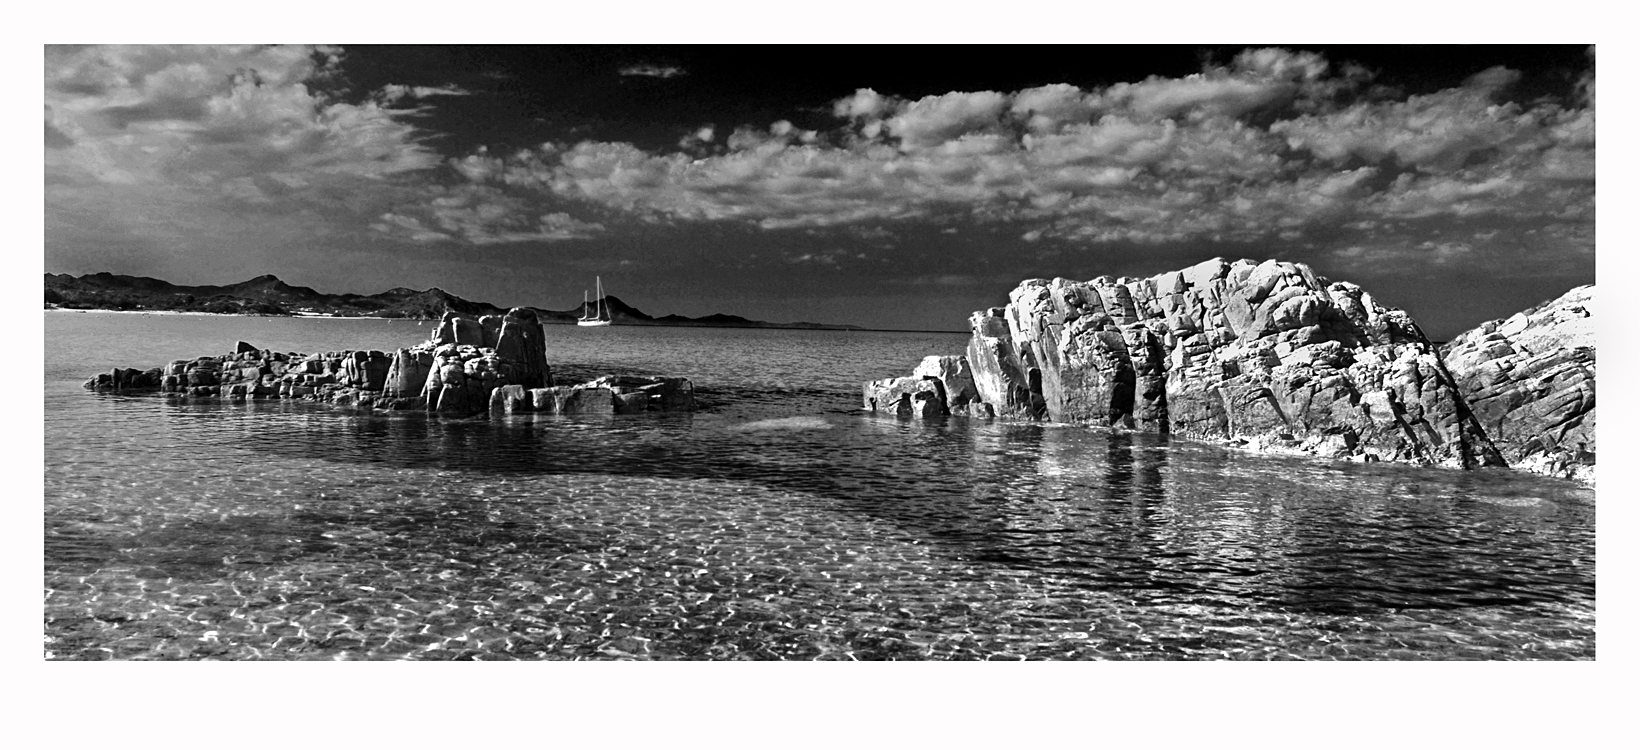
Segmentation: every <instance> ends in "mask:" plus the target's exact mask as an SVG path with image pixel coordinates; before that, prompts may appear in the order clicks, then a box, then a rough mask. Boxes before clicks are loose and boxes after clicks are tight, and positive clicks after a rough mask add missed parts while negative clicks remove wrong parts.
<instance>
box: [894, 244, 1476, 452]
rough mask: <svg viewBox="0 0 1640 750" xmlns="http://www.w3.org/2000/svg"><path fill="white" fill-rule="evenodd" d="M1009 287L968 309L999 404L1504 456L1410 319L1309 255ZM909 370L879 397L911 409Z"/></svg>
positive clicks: (1359, 444)
mask: <svg viewBox="0 0 1640 750" xmlns="http://www.w3.org/2000/svg"><path fill="white" fill-rule="evenodd" d="M1009 300H1010V301H1009V304H1008V305H1007V306H1005V307H998V308H992V309H990V310H984V311H981V312H976V313H974V314H973V315H972V316H971V317H970V319H969V323H970V326H971V328H972V331H973V336H972V338H971V339H970V340H969V345H968V353H967V356H966V360H967V365H968V367H969V369H970V371H971V373H972V378H973V382H974V387H975V390H976V392H977V402H979V403H983V404H985V405H987V406H989V407H990V408H991V410H993V411H994V412H995V413H996V414H997V415H999V416H1004V417H1012V418H1025V419H1049V420H1052V421H1056V422H1075V423H1085V424H1093V425H1100V426H1113V427H1121V428H1128V429H1136V430H1145V431H1152V432H1165V433H1170V434H1173V435H1176V436H1181V437H1189V438H1202V439H1217V440H1237V441H1242V442H1247V443H1255V442H1256V443H1257V444H1261V445H1264V444H1268V445H1277V444H1279V445H1282V446H1289V447H1292V448H1293V449H1296V450H1304V451H1308V452H1313V453H1321V454H1324V455H1354V456H1374V457H1377V458H1382V459H1385V460H1398V461H1410V462H1417V463H1439V464H1443V465H1448V466H1462V467H1474V466H1480V465H1502V464H1503V459H1502V457H1501V456H1500V455H1499V454H1498V452H1497V450H1496V448H1495V447H1494V446H1493V445H1492V443H1491V441H1490V440H1488V439H1487V436H1486V433H1485V431H1484V430H1482V429H1481V427H1480V425H1479V424H1478V423H1477V422H1476V421H1475V419H1474V417H1473V416H1472V415H1471V414H1470V412H1469V409H1468V407H1467V405H1466V404H1465V403H1464V401H1463V399H1462V397H1461V395H1460V394H1459V392H1458V390H1457V387H1456V384H1455V383H1454V381H1453V379H1452V376H1451V375H1450V374H1449V373H1448V372H1447V371H1446V368H1445V367H1444V366H1443V365H1442V363H1441V360H1440V357H1439V355H1438V353H1437V352H1436V351H1435V348H1434V346H1433V345H1432V344H1431V343H1430V342H1429V340H1428V339H1426V338H1425V337H1424V335H1423V333H1422V332H1421V331H1420V330H1419V329H1418V327H1417V325H1416V324H1415V323H1414V322H1413V321H1412V319H1411V318H1410V317H1408V316H1407V315H1406V313H1404V312H1402V311H1400V310H1394V309H1387V308H1384V307H1383V306H1381V305H1379V304H1378V303H1377V302H1376V301H1375V300H1374V299H1373V298H1372V296H1371V295H1370V294H1368V293H1366V292H1365V291H1364V290H1362V289H1361V288H1360V287H1359V286H1356V285H1354V284H1351V283H1348V282H1338V283H1328V282H1327V281H1326V280H1325V279H1322V278H1320V277H1317V276H1316V275H1315V274H1314V272H1312V271H1311V270H1310V269H1309V268H1308V267H1307V266H1304V265H1303V264H1298V263H1286V262H1281V261H1274V260H1271V261H1265V262H1263V263H1258V262H1254V261H1251V260H1241V261H1237V262H1235V263H1229V262H1226V261H1225V260H1224V259H1222V258H1216V259H1213V260H1210V261H1206V262H1203V263H1200V264H1197V265H1195V266H1192V267H1190V268H1186V269H1183V270H1180V271H1173V272H1168V273H1163V274H1159V275H1156V276H1152V277H1149V278H1143V279H1132V278H1126V277H1124V278H1119V279H1118V278H1112V277H1109V276H1101V277H1098V278H1096V279H1093V280H1091V281H1087V282H1078V281H1071V280H1068V279H1053V280H1051V281H1049V280H1044V279H1031V280H1027V281H1024V282H1021V283H1020V285H1019V286H1018V287H1017V288H1015V289H1014V290H1013V292H1012V293H1011V294H1010V295H1009ZM925 363H926V361H925ZM920 371H921V370H919V372H920ZM908 380H910V379H905V378H899V379H889V380H879V381H873V382H872V383H868V384H866V386H865V388H866V395H865V398H866V406H867V408H871V407H872V406H873V404H876V405H877V408H879V409H882V408H883V405H885V404H888V405H892V407H891V408H889V409H888V410H889V411H899V412H902V413H903V412H904V411H905V407H906V406H907V405H908V403H907V402H908V401H909V398H908V397H906V396H904V395H903V394H902V393H901V392H902V391H905V390H906V389H908V388H911V387H913V385H912V384H911V383H908V382H906V381H908ZM935 382H937V378H936V379H935ZM897 389H898V390H897ZM945 390H948V389H946V388H944V387H943V386H942V388H941V391H942V393H941V397H942V398H944V397H945V394H944V393H943V391H945ZM874 398H875V399H876V401H875V402H874V401H873V399H874ZM972 411H973V409H969V410H967V412H968V413H972Z"/></svg>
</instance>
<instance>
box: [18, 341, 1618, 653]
mask: <svg viewBox="0 0 1640 750" xmlns="http://www.w3.org/2000/svg"><path fill="white" fill-rule="evenodd" d="M45 325H46V373H45V378H46V383H45V390H46V395H45V398H46V429H45V440H46V445H45V457H46V465H45V518H44V532H45V560H44V564H45V607H44V610H45V612H44V615H45V635H46V652H47V656H48V657H49V658H58V659H108V658H120V659H155V658H158V659H201V658H218V659H405V658H408V659H517V658H525V659H540V658H550V659H565V658H638V659H650V658H661V659H680V658H693V659H700V658H709V659H733V658H752V659H814V658H820V659H850V658H852V659H917V658H942V659H945V658H965V659H966V658H977V659H1018V658H1056V659H1057V658H1074V659H1083V658H1118V659H1123V658H1163V659H1192V658H1212V659H1272V658H1300V659H1520V658H1545V659H1587V658H1593V656H1594V653H1595V646H1594V629H1595V628H1594V622H1595V617H1594V592H1595V583H1594V582H1595V571H1594V528H1595V526H1594V522H1595V509H1594V494H1593V492H1592V491H1591V490H1587V489H1584V488H1580V487H1577V486H1575V485H1571V484H1568V483H1564V482H1561V481H1557V480H1552V479H1546V478H1540V477H1533V476H1527V475H1517V474H1514V473H1511V472H1498V471H1486V472H1456V471H1448V470H1442V469H1420V468H1414V467H1406V466H1390V465H1384V464H1371V465H1362V464H1351V463H1343V462H1327V461H1311V460H1300V459H1294V458H1283V457H1269V456H1257V455H1252V454H1246V453H1241V452H1235V451H1230V450H1226V449H1222V448H1219V447H1215V446H1208V445H1201V444H1195V443H1188V442H1184V441H1171V442H1170V441H1166V440H1164V439H1159V438H1156V437H1153V436H1147V435H1134V434H1125V433H1119V432H1106V431H1099V430H1088V429H1082V428H1072V427H1059V426H1049V425H1016V424H1004V423H986V422H981V421H973V422H970V421H965V420H961V419H949V420H932V421H928V422H916V421H902V420H899V419H895V418H891V417H881V416H873V415H867V414H862V413H860V412H859V411H858V410H857V404H858V391H857V388H858V382H859V381H861V380H865V379H869V378H875V377H887V376H891V375H896V374H903V373H904V372H907V371H909V370H910V368H911V367H912V366H913V365H914V364H915V363H916V362H917V361H918V360H919V359H920V358H921V357H922V356H923V355H925V354H934V353H954V352H958V351H961V349H962V347H963V345H964V342H965V337H964V336H961V335H956V334H916V333H865V332H832V331H764V330H711V329H676V328H674V329H666V328H649V329H645V328H621V327H611V328H607V329H578V328H572V327H549V328H548V329H547V332H548V337H549V358H550V359H551V361H552V362H553V364H554V367H555V371H556V372H558V373H560V375H561V376H562V375H568V376H571V377H573V376H575V375H578V374H588V375H590V374H593V373H600V372H631V373H654V374H681V375H688V376H690V377H691V378H693V379H694V382H695V383H696V386H697V390H698V393H699V395H700V396H701V398H702V400H703V402H704V405H705V409H704V410H703V411H702V412H700V413H697V414H694V415H662V416H654V415H633V416H619V417H545V416H542V417H535V416H532V415H518V416H515V417H511V418H508V419H505V420H494V421H492V420H487V419H474V420H439V419H427V418H424V417H421V416H416V415H403V414H394V415H372V414H358V413H351V412H345V411H339V410H333V409H331V408H329V407H323V406H315V405H311V404H291V403H283V402H251V403H237V404H233V403H229V404H208V405H207V404H178V403H174V402H170V401H167V400H165V399H163V398H160V397H153V396H116V395H99V394H92V393H89V392H87V391H84V390H83V389H81V388H80V386H79V383H80V382H81V381H83V380H84V379H85V378H86V377H88V376H90V375H91V374H93V373H94V372H97V371H100V370H106V369H108V368H110V367H113V366H116V365H118V366H125V365H131V366H143V367H148V366H155V365H159V364H161V363H163V362H166V361H169V360H171V359H174V358H180V357H193V356H198V355H201V354H210V353H217V352H226V351H230V350H231V349H232V348H233V345H234V342H235V341H236V340H238V339H246V340H249V341H252V342H253V343H256V344H257V345H259V346H264V347H269V348H274V349H280V350H292V351H315V350H334V349H344V348H380V349H389V348H393V347H397V346H405V345H408V344H411V343H415V342H416V341H419V340H421V339H423V338H425V337H426V336H427V334H428V333H429V332H430V330H431V329H430V328H429V327H428V326H424V325H418V324H417V323H415V322H410V321H370V320H293V319H278V318H269V319H262V318H231V317H192V316H141V315H112V314H96V313H71V312H48V313H46V321H45Z"/></svg>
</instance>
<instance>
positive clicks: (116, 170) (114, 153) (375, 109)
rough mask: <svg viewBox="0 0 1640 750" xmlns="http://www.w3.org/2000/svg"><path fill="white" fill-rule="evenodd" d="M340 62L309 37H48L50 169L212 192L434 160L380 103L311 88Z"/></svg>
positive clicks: (80, 177) (374, 172) (59, 174)
mask: <svg viewBox="0 0 1640 750" xmlns="http://www.w3.org/2000/svg"><path fill="white" fill-rule="evenodd" d="M339 62H340V58H339V54H338V52H337V51H335V50H329V49H325V48H308V47H261V46H241V47H204V46H178V47H161V46H137V47H87V48H66V47H47V49H46V106H47V127H48V128H49V130H48V133H50V132H52V131H55V132H56V133H57V136H56V137H51V136H48V138H49V139H50V140H51V141H52V142H53V144H54V145H55V146H56V148H55V149H54V151H55V153H54V155H53V156H54V158H52V159H48V161H47V165H46V171H47V178H48V179H51V178H53V177H55V178H58V179H59V180H61V181H64V182H78V183H85V184H95V183H137V184H149V185H158V186H170V187H176V188H179V189H182V188H186V189H201V190H209V189H210V186H211V185H212V184H214V183H217V182H219V181H224V180H232V179H237V178H241V177H247V176H253V175H260V174H264V173H268V172H276V171H285V172H307V173H312V174H314V175H315V176H316V177H317V176H319V175H324V176H329V177H355V178H365V179H380V178H383V177H386V176H389V175H394V174H399V173H403V172H409V171H414V170H419V169H426V168H429V167H432V166H434V165H436V164H437V163H438V158H437V156H436V155H435V154H434V153H433V152H432V151H430V150H428V149H427V148H425V147H424V146H422V145H421V143H420V138H419V136H418V135H417V133H416V131H415V129H414V128H413V127H412V126H411V125H409V124H407V123H406V122H404V121H402V120H401V119H399V117H398V114H399V113H396V112H394V111H392V110H388V109H386V108H384V106H383V105H382V103H381V102H379V101H367V102H364V103H361V104H349V103H345V102H339V101H332V100H330V99H328V98H326V97H325V96H323V95H321V94H318V93H316V92H315V91H314V90H312V89H310V88H309V87H308V85H307V82H308V81H310V80H313V79H315V78H318V77H321V76H322V75H324V74H326V73H329V72H332V71H333V70H334V68H335V67H336V66H337V65H338V64H339Z"/></svg>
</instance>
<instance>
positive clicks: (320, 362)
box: [85, 308, 696, 417]
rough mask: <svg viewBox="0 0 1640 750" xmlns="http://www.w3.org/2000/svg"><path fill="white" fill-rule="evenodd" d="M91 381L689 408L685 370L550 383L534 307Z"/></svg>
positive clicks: (131, 387)
mask: <svg viewBox="0 0 1640 750" xmlns="http://www.w3.org/2000/svg"><path fill="white" fill-rule="evenodd" d="M85 387H86V388H88V389H91V390H114V391H145V390H157V391H159V392H160V393H163V394H165V395H167V396H170V397H173V398H181V399H238V400H242V399H279V398H294V399H303V400H308V401H320V402H324V403H329V404H335V405H338V406H350V407H355V408H367V409H388V410H425V411H427V412H431V413H436V414H440V415H446V416H458V417H461V416H471V415H475V414H480V413H484V412H491V413H496V414H510V413H515V412H542V413H554V414H600V413H601V414H631V413H640V412H648V411H693V410H694V409H695V407H696V403H695V398H694V385H693V383H691V382H690V381H689V379H688V378H672V377H635V376H613V375H611V376H604V377H601V378H598V379H596V380H593V381H591V382H588V383H582V384H578V385H554V383H553V377H552V368H551V367H550V366H549V365H548V364H547V350H546V336H545V332H544V331H543V329H542V327H541V323H540V321H539V320H538V319H537V318H536V315H535V312H534V311H533V310H529V309H527V308H514V309H512V310H511V311H509V312H508V313H507V314H506V315H504V316H494V315H487V316H484V317H481V318H471V317H466V316H462V315H458V314H456V313H446V314H445V315H444V318H443V320H441V321H440V323H439V327H438V329H437V331H436V332H435V333H434V335H433V338H432V339H430V340H428V341H425V342H423V343H420V344H417V345H415V346H411V347H406V348H402V349H398V350H397V351H394V352H392V353H387V352H382V351H377V350H350V351H340V352H322V353H313V354H301V353H297V352H275V351H270V350H266V349H260V348H258V347H256V346H254V345H251V344H248V343H246V342H243V341H241V342H239V344H238V346H237V347H236V351H235V352H234V353H232V354H225V355H220V356H215V357H199V358H197V359H191V360H177V361H174V362H171V363H170V364H168V365H166V366H164V367H157V368H153V369H150V370H136V369H132V368H116V369H114V370H112V371H110V372H106V373H102V374H100V375H97V376H95V377H92V378H91V379H90V380H87V381H86V382H85Z"/></svg>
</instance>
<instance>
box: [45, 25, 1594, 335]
mask: <svg viewBox="0 0 1640 750" xmlns="http://www.w3.org/2000/svg"><path fill="white" fill-rule="evenodd" d="M1594 66H1595V54H1594V49H1593V48H1592V47H1591V46H1587V45H1569V46H1544V45H1535V46H1484V45H1482V46H1474V45H1471V46H1383V45H1380V46H1304V45H1280V46H1268V45H1250V46H1238V45H1218V46H1201V45H1168V46H1130V45H1079V46H1055V45H1029V46H941V45H916V46H899V45H877V46H710V45H707V46H700V45H694V46H652V45H604V46H588V45H567V46H566V45H559V46H516V45H515V46H478V47H473V46H372V45H343V46H311V47H306V46H280V47H260V46H182V47H166V46H148V45H145V46H134V47H79V46H51V45H48V46H46V47H45V65H44V70H45V87H44V92H45V270H46V271H47V272H51V273H72V274H76V275H78V274H84V273H92V272H99V271H109V272H113V273H122V274H132V275H142V276H153V277H157V278H162V279H165V280H167V281H171V282H174V283H181V284H228V283H233V282H237V281H243V280H245V279H249V278H252V277H254V276H258V275H261V274H265V273H271V274H275V275H277V276H279V277H280V278H282V279H284V280H285V281H287V282H290V283H293V284H299V285H305V286H311V287H314V288H316V289H318V290H320V291H323V292H330V293H337V292H359V293H374V292H380V291H384V290H386V289H389V288H392V287H399V286H408V287H414V288H418V289H420V288H426V287H432V286H437V287H439V288H442V289H444V290H446V291H449V292H451V293H454V294H457V295H460V296H462V297H466V298H468V299H474V300H479V301H483V302H489V303H492V304H497V305H502V306H511V305H533V306H537V307H543V308H550V309H560V310H562V309H569V308H572V307H574V306H576V305H577V304H579V303H580V301H581V297H582V292H583V291H584V290H586V289H589V288H590V287H591V286H592V282H593V279H594V277H595V276H601V277H602V280H603V285H604V288H605V289H606V290H607V291H608V292H609V293H610V294H613V295H615V296H617V297H620V298H621V299H622V300H624V301H626V302H627V303H629V304H632V305H634V306H636V307H638V308H640V309H642V310H643V311H645V312H647V313H650V314H652V315H657V316H658V315H665V314H671V313H676V314H682V315H689V316H699V315H706V314H710V313H718V312H722V313H730V314H736V315H743V316H746V317H750V318H755V319H762V320H770V321H777V322H787V321H796V320H806V321H813V322H825V323H848V324H855V325H862V326H867V327H871V328H891V329H918V330H952V331H960V330H966V327H967V316H968V313H970V312H971V311H974V310H978V309H983V308H986V307H991V306H996V305H1001V304H1004V303H1005V302H1006V301H1007V294H1008V291H1009V290H1010V289H1012V288H1013V287H1014V286H1015V285H1017V284H1018V282H1019V281H1021V280H1023V279H1027V278H1052V277H1055V276H1063V277H1067V278H1073V279H1078V280H1087V279H1091V278H1094V277H1096V276H1101V275H1111V276H1148V275H1153V274H1156V273H1160V272H1162V271H1167V270H1172V269H1177V268H1182V267H1185V266H1189V265H1193V264H1195V263H1197V262H1200V261H1202V260H1206V259H1208V258H1212V257H1215V256H1222V257H1225V258H1229V259H1232V260H1233V259H1236V258H1244V257H1245V258H1253V259H1256V260H1264V259H1267V258H1276V259H1281V260H1290V261H1298V262H1304V263H1307V264H1309V265H1310V266H1311V267H1313V268H1314V269H1315V270H1316V271H1317V273H1320V274H1321V275H1323V276H1326V277H1329V278H1331V279H1333V280H1349V281H1353V282H1355V283H1358V284H1360V285H1362V286H1363V287H1365V288H1366V289H1367V290H1368V291H1370V292H1372V293H1373V294H1374V296H1376V297H1377V298H1378V299H1379V300H1380V301H1382V302H1383V303H1384V304H1387V305H1390V306H1394V307H1401V308H1404V309H1406V310H1407V311H1409V312H1411V313H1412V314H1413V316H1414V317H1415V318H1416V319H1417V320H1418V321H1419V322H1420V324H1421V325H1422V326H1423V328H1424V330H1425V331H1426V333H1428V334H1429V335H1430V336H1431V337H1432V338H1435V339H1437V340H1440V339H1445V338H1450V337H1451V336H1452V335H1454V334H1456V333H1458V332H1460V331H1462V330H1464V329H1466V328H1469V327H1472V326H1474V325H1476V324H1478V323H1479V322H1481V321H1483V320H1487V319H1490V318H1497V317H1504V316H1507V315H1509V314H1511V313H1513V312H1515V311H1518V310H1520V309H1523V308H1525V307H1527V306H1530V305H1532V304H1535V303H1537V302H1540V301H1543V300H1546V299H1550V298H1553V297H1555V296H1558V295H1560V294H1561V293H1563V292H1565V291H1566V290H1567V289H1569V288H1571V287H1573V286H1576V285H1579V284H1586V283H1592V282H1593V281H1594V277H1595V223H1594V207H1595V184H1594V182H1595V179H1594V178H1595V148H1594V140H1595V139H1594V134H1595V77H1594Z"/></svg>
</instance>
